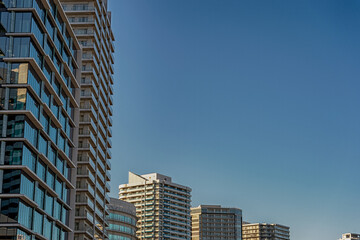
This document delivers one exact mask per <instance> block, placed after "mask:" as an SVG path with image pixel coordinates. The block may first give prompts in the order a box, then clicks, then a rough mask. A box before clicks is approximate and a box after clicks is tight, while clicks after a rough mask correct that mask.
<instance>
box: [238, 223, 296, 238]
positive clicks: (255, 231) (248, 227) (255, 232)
mask: <svg viewBox="0 0 360 240" xmlns="http://www.w3.org/2000/svg"><path fill="white" fill-rule="evenodd" d="M242 232H243V239H244V240H289V239H290V228H289V227H287V226H283V225H280V224H268V223H246V224H243V231H242Z"/></svg>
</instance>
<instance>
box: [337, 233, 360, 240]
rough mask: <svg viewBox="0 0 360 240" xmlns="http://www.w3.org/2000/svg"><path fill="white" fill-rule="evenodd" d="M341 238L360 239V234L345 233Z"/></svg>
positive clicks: (346, 239)
mask: <svg viewBox="0 0 360 240" xmlns="http://www.w3.org/2000/svg"><path fill="white" fill-rule="evenodd" d="M339 240H360V234H357V233H344V234H343V235H342V237H341V238H340V239H339Z"/></svg>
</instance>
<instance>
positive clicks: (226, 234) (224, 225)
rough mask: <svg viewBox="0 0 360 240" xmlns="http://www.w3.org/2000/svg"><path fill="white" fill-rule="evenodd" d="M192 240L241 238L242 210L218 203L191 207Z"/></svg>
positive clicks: (236, 239) (237, 239) (234, 239)
mask: <svg viewBox="0 0 360 240" xmlns="http://www.w3.org/2000/svg"><path fill="white" fill-rule="evenodd" d="M191 225H192V232H191V233H192V234H191V239H193V240H207V239H214V240H215V239H218V240H241V239H242V238H241V228H242V211H241V209H239V208H224V207H221V206H220V205H200V206H198V207H194V208H191Z"/></svg>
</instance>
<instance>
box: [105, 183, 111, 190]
mask: <svg viewBox="0 0 360 240" xmlns="http://www.w3.org/2000/svg"><path fill="white" fill-rule="evenodd" d="M105 189H106V192H110V184H109V183H108V182H107V183H106V184H105Z"/></svg>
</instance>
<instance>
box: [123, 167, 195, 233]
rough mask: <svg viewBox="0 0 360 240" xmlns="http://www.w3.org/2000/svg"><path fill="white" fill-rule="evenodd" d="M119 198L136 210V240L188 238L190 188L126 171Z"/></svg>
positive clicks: (160, 176) (156, 177)
mask: <svg viewBox="0 0 360 240" xmlns="http://www.w3.org/2000/svg"><path fill="white" fill-rule="evenodd" d="M119 190H120V193H119V198H120V199H121V200H124V201H127V202H130V203H133V204H134V205H135V207H136V216H137V217H138V222H137V228H138V230H137V237H138V238H139V239H191V216H190V202H191V195H190V193H191V188H189V187H186V186H183V185H179V184H176V183H174V182H172V179H171V177H168V176H165V175H161V174H158V173H151V174H146V175H141V176H140V175H137V174H134V173H131V172H129V182H128V183H127V184H122V185H120V186H119Z"/></svg>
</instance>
